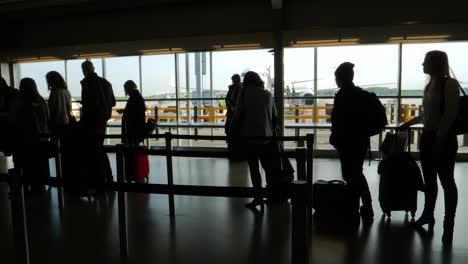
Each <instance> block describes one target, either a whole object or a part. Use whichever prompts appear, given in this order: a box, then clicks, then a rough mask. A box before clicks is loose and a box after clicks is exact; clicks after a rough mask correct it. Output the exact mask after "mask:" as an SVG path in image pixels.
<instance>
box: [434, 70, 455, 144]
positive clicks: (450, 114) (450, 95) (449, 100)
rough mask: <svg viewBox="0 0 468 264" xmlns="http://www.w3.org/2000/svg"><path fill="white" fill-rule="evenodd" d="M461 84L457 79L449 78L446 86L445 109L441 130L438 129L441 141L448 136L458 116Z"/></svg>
mask: <svg viewBox="0 0 468 264" xmlns="http://www.w3.org/2000/svg"><path fill="white" fill-rule="evenodd" d="M459 86H460V84H458V82H457V80H455V79H448V80H447V82H446V84H445V87H444V98H443V99H444V100H445V102H444V104H445V111H444V113H443V114H442V117H441V121H440V125H439V130H438V131H437V138H438V139H439V141H441V142H442V141H443V140H444V139H445V138H446V137H447V135H448V133H449V132H450V129H451V128H452V126H453V123H454V121H455V119H456V118H457V113H458V101H459V96H460V91H459Z"/></svg>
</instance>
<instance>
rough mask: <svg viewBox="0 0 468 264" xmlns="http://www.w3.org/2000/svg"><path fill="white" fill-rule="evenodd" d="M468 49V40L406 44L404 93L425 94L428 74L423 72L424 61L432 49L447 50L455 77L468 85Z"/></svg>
mask: <svg viewBox="0 0 468 264" xmlns="http://www.w3.org/2000/svg"><path fill="white" fill-rule="evenodd" d="M467 49H468V43H467V42H447V43H426V44H404V45H403V48H402V52H403V54H402V55H403V56H402V58H403V59H402V68H403V69H402V85H401V90H402V95H407V96H422V95H423V90H424V87H425V85H426V84H427V81H428V75H426V74H424V73H423V67H422V63H423V61H424V57H425V55H426V53H427V52H428V51H431V50H442V51H445V52H446V53H447V55H448V58H449V64H450V68H451V70H452V71H453V73H454V74H455V77H456V78H457V79H458V81H459V82H460V83H461V84H462V86H468V85H467V84H468V71H467V70H466V69H467V67H466V65H467V61H468V53H467V52H466V50H467Z"/></svg>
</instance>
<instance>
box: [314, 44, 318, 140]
mask: <svg viewBox="0 0 468 264" xmlns="http://www.w3.org/2000/svg"><path fill="white" fill-rule="evenodd" d="M317 49H318V48H317V47H314V95H315V96H314V116H313V118H314V119H313V120H314V124H315V125H317V120H318V118H317V116H318V113H317V109H318V107H317V104H318V100H317V95H318V78H317V74H318V68H317V66H318V50H317ZM313 131H314V145H313V146H314V149H316V148H317V128H314V130H313Z"/></svg>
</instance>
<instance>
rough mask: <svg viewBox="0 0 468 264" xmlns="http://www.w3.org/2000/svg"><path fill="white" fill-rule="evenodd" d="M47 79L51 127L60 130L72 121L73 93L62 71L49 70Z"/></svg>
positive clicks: (54, 130) (55, 130) (56, 130)
mask: <svg viewBox="0 0 468 264" xmlns="http://www.w3.org/2000/svg"><path fill="white" fill-rule="evenodd" d="M46 81H47V87H48V89H49V91H50V94H49V100H48V101H47V103H48V106H49V111H50V127H51V130H52V131H53V132H58V131H60V130H61V129H62V128H63V127H64V126H65V125H67V124H69V123H70V121H71V118H72V115H71V109H72V104H71V94H70V92H69V91H68V87H67V84H66V82H65V80H64V79H63V77H62V75H60V73H58V72H56V71H50V72H48V73H47V74H46Z"/></svg>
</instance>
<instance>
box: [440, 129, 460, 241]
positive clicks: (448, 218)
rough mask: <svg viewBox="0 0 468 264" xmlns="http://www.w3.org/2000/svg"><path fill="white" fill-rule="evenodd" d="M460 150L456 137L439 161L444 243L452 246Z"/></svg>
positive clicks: (448, 143) (450, 141) (449, 143)
mask: <svg viewBox="0 0 468 264" xmlns="http://www.w3.org/2000/svg"><path fill="white" fill-rule="evenodd" d="M457 150H458V142H457V139H456V137H455V136H454V137H452V138H450V139H449V141H448V142H447V151H445V152H444V153H442V154H441V155H440V158H439V159H438V160H439V161H440V162H439V164H438V168H437V171H438V174H439V178H440V182H441V184H442V188H443V189H444V201H445V217H444V235H443V236H442V242H443V243H444V244H451V243H452V239H453V228H454V224H455V214H456V211H457V204H458V189H457V185H456V183H455V178H454V169H455V158H456V155H457Z"/></svg>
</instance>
